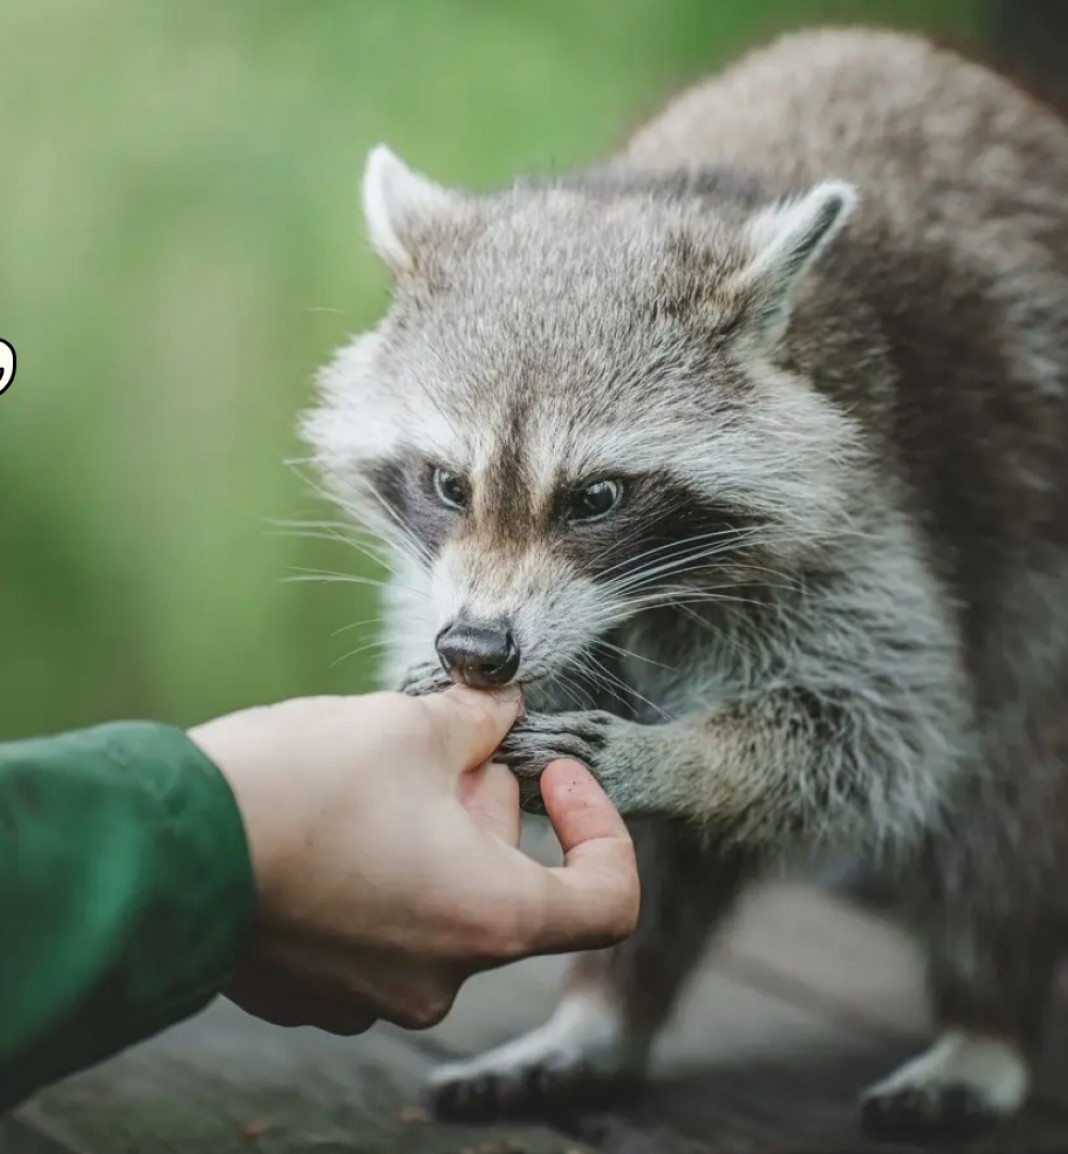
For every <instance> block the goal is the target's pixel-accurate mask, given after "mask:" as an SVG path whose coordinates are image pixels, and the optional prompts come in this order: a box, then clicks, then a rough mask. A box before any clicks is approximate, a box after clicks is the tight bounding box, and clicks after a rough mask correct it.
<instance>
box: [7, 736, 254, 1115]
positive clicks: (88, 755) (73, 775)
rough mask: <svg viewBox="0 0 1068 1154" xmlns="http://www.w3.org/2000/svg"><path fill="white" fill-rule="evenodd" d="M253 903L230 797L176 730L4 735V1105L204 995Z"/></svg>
mask: <svg viewBox="0 0 1068 1154" xmlns="http://www.w3.org/2000/svg"><path fill="white" fill-rule="evenodd" d="M252 905H253V886H252V870H251V865H250V862H249V855H248V846H247V843H246V840H245V833H244V830H243V827H242V823H241V818H240V815H239V813H238V809H237V805H236V803H235V802H234V799H233V796H232V794H231V793H230V789H229V786H228V785H227V783H226V781H225V780H224V779H223V777H222V775H221V774H220V773H219V771H218V770H217V769H216V768H215V766H214V765H213V764H212V763H211V762H210V761H209V760H208V759H207V758H206V757H204V755H203V754H201V753H200V751H199V750H198V749H197V747H196V746H195V745H194V744H193V743H192V742H191V741H190V740H189V738H188V737H187V736H186V735H185V734H184V733H183V732H182V731H181V730H178V729H172V728H170V727H169V726H164V725H155V724H151V723H147V722H123V723H119V724H114V725H106V726H101V727H99V728H97V729H90V730H86V731H84V732H79V733H72V734H66V735H63V736H60V737H52V738H44V739H41V740H36V741H26V742H20V743H17V744H13V745H7V746H2V745H0V1111H2V1110H4V1109H6V1108H9V1107H10V1106H12V1105H14V1104H15V1103H16V1102H18V1101H20V1100H22V1099H23V1098H25V1097H27V1096H28V1095H30V1094H31V1093H33V1091H34V1090H36V1089H37V1088H39V1087H41V1086H43V1085H45V1084H47V1083H49V1082H51V1081H54V1080H55V1079H57V1078H61V1077H63V1076H65V1075H67V1074H69V1073H73V1072H74V1071H75V1070H78V1069H81V1068H83V1067H85V1066H88V1065H90V1064H92V1063H94V1062H97V1061H99V1060H101V1059H103V1058H106V1057H108V1056H109V1055H111V1054H114V1053H116V1052H117V1051H119V1050H121V1049H123V1048H124V1047H126V1046H128V1045H130V1044H132V1043H134V1042H137V1041H140V1040H142V1039H144V1038H147V1037H148V1036H149V1035H151V1034H153V1033H155V1032H157V1031H158V1030H161V1029H163V1028H164V1027H165V1026H168V1025H171V1024H173V1023H175V1022H177V1021H179V1020H180V1019H182V1018H184V1017H187V1016H189V1015H191V1014H193V1013H195V1012H196V1011H197V1010H199V1009H201V1008H202V1007H203V1006H204V1005H206V1004H207V1003H208V1002H209V1001H210V1000H211V999H212V997H213V996H214V995H215V994H217V993H218V992H219V991H220V989H221V988H222V987H223V986H225V985H226V983H227V981H228V980H229V978H230V976H231V974H232V971H233V968H234V964H235V960H236V957H237V954H238V950H239V947H240V941H241V937H242V935H243V931H244V929H245V926H246V924H247V922H248V919H249V915H250V914H251V911H252Z"/></svg>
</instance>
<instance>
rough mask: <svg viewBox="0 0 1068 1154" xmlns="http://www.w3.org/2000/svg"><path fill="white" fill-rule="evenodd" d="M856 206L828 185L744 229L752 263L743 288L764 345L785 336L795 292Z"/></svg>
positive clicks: (838, 186) (845, 190) (848, 188)
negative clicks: (749, 301)
mask: <svg viewBox="0 0 1068 1154" xmlns="http://www.w3.org/2000/svg"><path fill="white" fill-rule="evenodd" d="M857 200H858V196H857V190H856V189H855V188H854V187H853V186H852V185H850V184H846V183H844V182H842V181H837V180H829V181H825V182H824V183H822V184H817V185H816V186H815V187H813V188H811V189H810V190H809V191H808V192H806V193H804V194H802V195H801V196H800V197H796V198H791V199H789V200H782V201H779V202H778V203H777V204H775V205H772V206H771V207H770V208H765V209H761V211H760V212H758V213H757V214H756V215H755V216H754V217H753V218H752V219H751V220H750V221H749V222H748V223H747V224H746V226H745V244H746V246H747V248H748V250H749V252H750V253H751V257H750V260H749V263H748V265H747V266H746V267H745V269H744V270H743V272H742V274H741V282H742V287H743V289H744V291H745V294H746V296H748V297H749V298H750V300H751V301H752V306H753V308H754V309H755V321H756V324H757V326H758V329H759V331H760V334H761V337H762V339H764V340H765V341H767V342H769V343H775V342H776V341H778V340H779V339H780V338H781V337H782V336H783V334H784V333H785V332H786V329H787V326H788V325H789V321H790V312H791V309H792V306H793V298H794V291H795V290H796V288H797V286H798V284H799V283H800V282H801V280H802V279H803V277H804V276H805V273H806V272H808V270H809V269H810V268H811V267H812V265H813V264H814V263H815V262H816V261H817V260H818V259H819V257H820V255H821V254H822V253H823V252H824V250H825V249H826V248H827V247H828V246H829V245H830V244H831V243H832V241H833V240H834V238H835V237H836V236H837V235H838V233H839V232H841V230H842V229H843V228H844V227H845V225H846V224H847V223H848V221H849V219H850V218H851V217H852V215H853V212H854V210H855V209H856V205H857Z"/></svg>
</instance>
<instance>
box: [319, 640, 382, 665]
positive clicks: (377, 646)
mask: <svg viewBox="0 0 1068 1154" xmlns="http://www.w3.org/2000/svg"><path fill="white" fill-rule="evenodd" d="M385 647H386V642H385V641H382V640H376V641H368V642H367V644H366V645H359V646H357V647H356V648H355V649H350V650H349V651H348V653H343V654H342V655H341V656H340V657H338V658H337V659H336V660H335V661H331V662H330V668H331V669H336V668H337V667H338V666H339V665H341V664H342V663H343V662H345V661H348V660H350V659H351V658H353V657H359V656H360V654H361V653H372V652H374V651H376V650H382V649H384V648H385Z"/></svg>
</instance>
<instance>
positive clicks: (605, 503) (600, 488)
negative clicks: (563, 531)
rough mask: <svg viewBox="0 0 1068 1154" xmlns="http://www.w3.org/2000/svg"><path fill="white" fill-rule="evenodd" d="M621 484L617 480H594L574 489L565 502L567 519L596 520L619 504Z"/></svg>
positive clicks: (621, 492) (621, 493)
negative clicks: (589, 483)
mask: <svg viewBox="0 0 1068 1154" xmlns="http://www.w3.org/2000/svg"><path fill="white" fill-rule="evenodd" d="M622 496H623V486H622V485H621V484H620V483H619V482H618V481H594V482H593V484H591V485H584V486H583V487H582V488H581V489H575V490H574V491H573V492H572V493H571V495H570V497H569V498H568V502H567V519H568V520H569V521H597V520H600V518H601V517H606V516H607V515H608V514H609V513H611V512H612V510H613V509H614V508H615V507H616V506H617V505H618V504H619V501H620V498H621V497H622Z"/></svg>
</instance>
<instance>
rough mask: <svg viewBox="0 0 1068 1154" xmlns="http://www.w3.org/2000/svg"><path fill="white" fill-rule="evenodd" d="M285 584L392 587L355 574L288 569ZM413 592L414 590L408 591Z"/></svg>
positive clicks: (388, 583)
mask: <svg viewBox="0 0 1068 1154" xmlns="http://www.w3.org/2000/svg"><path fill="white" fill-rule="evenodd" d="M282 580H283V581H285V582H294V581H324V582H339V583H342V584H345V585H369V586H371V587H373V588H375V589H385V588H387V587H392V585H393V582H391V581H381V580H379V579H378V578H376V577H361V576H357V575H356V574H355V573H331V572H330V571H329V570H316V569H299V568H298V569H294V568H293V567H292V566H291V567H290V575H289V576H288V577H283V578H282ZM410 591H411V592H414V590H410Z"/></svg>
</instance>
